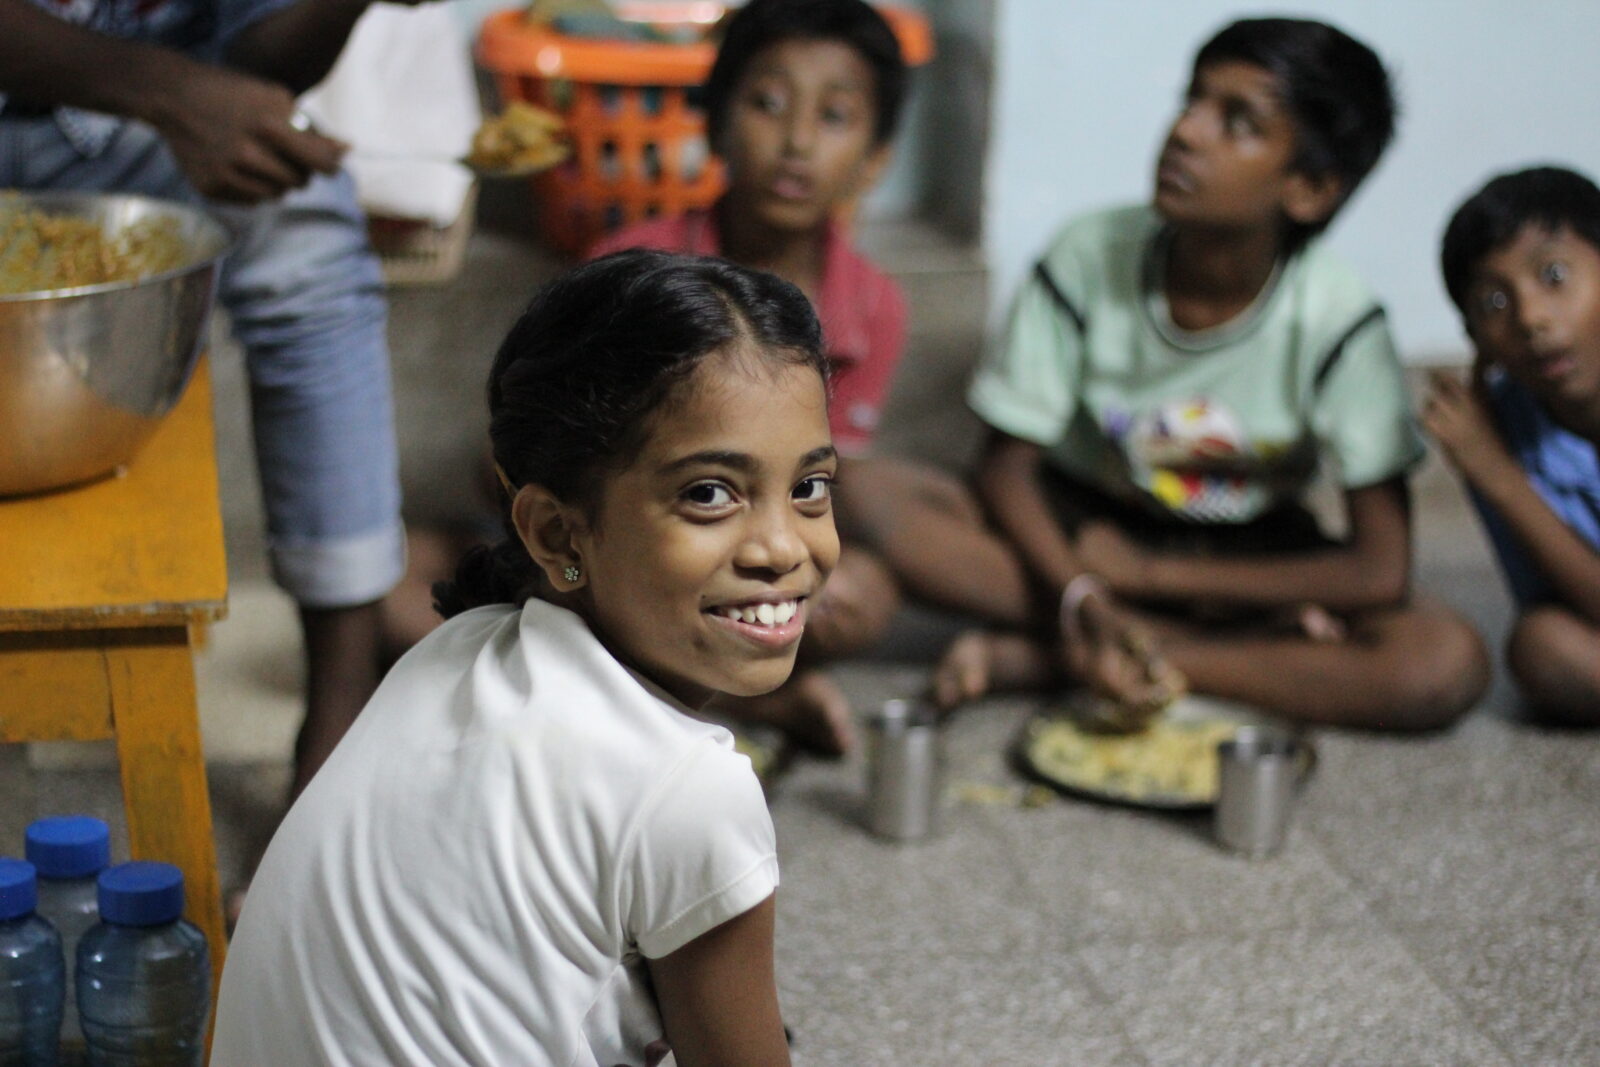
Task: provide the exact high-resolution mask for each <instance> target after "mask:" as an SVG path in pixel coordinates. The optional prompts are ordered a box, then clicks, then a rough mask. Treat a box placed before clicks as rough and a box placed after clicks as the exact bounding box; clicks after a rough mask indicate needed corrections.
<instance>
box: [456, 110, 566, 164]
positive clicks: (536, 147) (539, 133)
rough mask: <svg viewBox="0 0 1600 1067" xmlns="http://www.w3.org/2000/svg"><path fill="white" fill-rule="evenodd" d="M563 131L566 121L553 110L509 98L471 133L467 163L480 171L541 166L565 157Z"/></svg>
mask: <svg viewBox="0 0 1600 1067" xmlns="http://www.w3.org/2000/svg"><path fill="white" fill-rule="evenodd" d="M565 132H566V123H564V122H563V121H562V120H561V116H560V115H557V114H556V113H555V112H553V111H546V110H545V109H544V108H542V107H535V106H534V105H533V104H528V103H524V102H522V101H520V100H516V101H513V102H512V103H511V104H510V106H508V107H507V108H506V109H505V110H504V111H502V112H501V113H500V114H498V115H492V116H490V117H489V118H487V119H485V120H484V121H483V125H482V126H479V127H478V132H477V133H474V134H473V135H472V151H470V152H468V153H467V166H469V167H471V168H472V169H473V170H483V171H528V172H532V171H536V170H545V169H547V168H549V167H553V166H555V165H556V164H557V163H560V162H561V161H562V160H563V159H566V158H567V153H568V148H567V144H566V142H565V141H564V140H562V139H561V138H562V134H564V133H565Z"/></svg>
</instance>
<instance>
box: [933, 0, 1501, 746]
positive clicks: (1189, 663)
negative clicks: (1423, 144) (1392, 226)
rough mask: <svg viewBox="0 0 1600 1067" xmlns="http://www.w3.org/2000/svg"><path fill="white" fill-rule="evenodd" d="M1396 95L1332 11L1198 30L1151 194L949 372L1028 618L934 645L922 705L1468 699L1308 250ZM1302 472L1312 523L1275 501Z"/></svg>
mask: <svg viewBox="0 0 1600 1067" xmlns="http://www.w3.org/2000/svg"><path fill="white" fill-rule="evenodd" d="M1394 114H1395V105H1394V99H1393V96H1392V93H1391V90H1390V86H1389V79H1388V75H1387V73H1386V72H1385V71H1384V68H1383V65H1382V63H1381V62H1380V61H1379V59H1378V57H1377V56H1376V55H1374V54H1373V53H1372V51H1371V50H1370V49H1369V48H1367V47H1366V46H1365V45H1363V44H1361V43H1360V42H1358V41H1355V40H1353V39H1352V38H1350V37H1349V36H1347V35H1346V34H1344V33H1342V32H1340V31H1339V30H1337V29H1335V28H1334V27H1332V26H1328V25H1325V24H1323V23H1319V22H1312V21H1307V20H1299V19H1276V18H1274V19H1251V20H1245V21H1241V22H1236V23H1234V24H1232V25H1230V26H1228V27H1225V28H1224V29H1223V30H1222V31H1221V32H1219V33H1218V34H1217V35H1216V36H1215V37H1213V38H1212V39H1211V40H1210V41H1208V42H1207V43H1206V44H1205V45H1204V46H1203V47H1202V48H1201V49H1200V52H1199V54H1198V55H1197V56H1196V58H1195V63H1194V70H1193V74H1192V77H1191V80H1190V85H1189V92H1188V95H1187V99H1186V101H1185V102H1184V104H1183V106H1182V108H1181V110H1180V112H1179V114H1178V116H1177V117H1176V119H1175V120H1174V121H1173V124H1172V127H1171V130H1170V131H1169V133H1168V135H1167V138H1166V141H1165V143H1164V145H1163V147H1162V150H1161V154H1160V158H1159V161H1158V163H1157V166H1156V173H1155V183H1154V186H1155V187H1154V196H1153V198H1152V201H1151V203H1150V204H1149V205H1148V206H1146V205H1140V206H1137V207H1133V208H1123V209H1116V210H1112V211H1105V212H1099V213H1096V214H1093V215H1090V216H1086V217H1084V218H1081V219H1078V220H1074V221H1073V222H1071V223H1070V224H1069V225H1068V226H1067V227H1066V228H1065V229H1064V230H1063V231H1062V232H1061V233H1060V234H1059V235H1058V237H1057V239H1056V240H1055V242H1054V243H1053V244H1052V246H1051V247H1050V249H1049V250H1048V251H1047V252H1046V254H1045V255H1044V257H1043V258H1042V259H1041V260H1040V262H1039V264H1038V265H1037V267H1036V269H1035V270H1034V272H1033V275H1032V276H1031V278H1030V279H1029V280H1028V281H1027V282H1026V283H1025V285H1024V287H1023V289H1022V291H1021V293H1020V294H1019V296H1018V298H1017V302H1016V305H1015V307H1014V310H1013V314H1012V318H1011V324H1010V329H1009V332H1008V335H1007V337H1006V339H1005V341H1004V343H1003V344H1002V345H1001V347H1000V348H999V349H998V351H997V352H995V353H994V355H993V357H992V358H991V359H989V360H987V361H986V362H985V363H984V364H983V365H982V366H981V367H980V368H979V370H978V373H977V376H976V378H975V379H974V382H973V385H972V389H971V392H970V393H969V396H968V399H969V402H970V403H971V405H972V406H973V408H974V409H975V410H976V411H977V413H978V414H979V415H980V416H981V417H982V418H983V419H984V421H985V422H987V423H988V424H989V426H990V428H991V435H990V440H989V443H988V446H987V448H986V451H985V453H984V455H983V458H982V460H981V461H980V466H979V470H978V476H977V478H976V480H975V483H974V484H975V488H976V491H977V493H978V495H979V497H980V498H981V499H982V501H983V503H984V505H985V509H986V511H987V513H988V515H989V516H990V517H991V519H992V521H993V523H994V525H995V527H997V529H998V531H999V534H1000V536H1001V537H1002V538H1003V539H1004V540H1006V541H1007V542H1009V544H1010V545H1011V547H1012V549H1013V552H1014V555H1015V559H1016V560H1017V566H1018V567H1019V568H1020V569H1021V571H1022V572H1023V573H1024V574H1025V576H1026V578H1027V579H1028V581H1029V583H1030V586H1031V588H1032V590H1033V594H1034V597H1033V604H1034V616H1033V619H1032V621H1031V624H1030V625H1028V626H1026V627H1024V628H1021V629H1020V630H1016V629H1014V630H1012V631H1010V632H999V633H985V634H970V635H967V636H965V637H963V638H962V639H960V640H958V641H957V642H956V644H955V645H954V646H952V648H951V650H950V652H949V653H948V654H947V656H946V658H945V661H944V663H943V664H942V665H941V668H940V670H939V672H938V674H937V676H936V679H935V686H936V692H937V695H938V696H939V698H940V700H941V701H942V702H944V703H946V704H949V703H954V702H956V701H959V700H962V699H969V698H971V697H972V696H975V695H977V694H979V693H981V692H983V691H985V690H986V689H987V688H989V687H990V686H993V685H1000V684H1027V683H1033V684H1055V683H1058V682H1060V681H1065V680H1068V679H1076V680H1078V681H1082V682H1086V683H1088V684H1090V685H1091V686H1093V687H1094V688H1095V689H1096V690H1098V691H1099V692H1100V693H1101V694H1103V695H1105V696H1107V697H1109V698H1111V702H1112V703H1113V705H1114V706H1116V707H1118V708H1120V709H1121V717H1122V718H1123V719H1124V721H1125V722H1126V724H1128V725H1133V724H1136V723H1137V722H1138V721H1139V720H1140V719H1141V717H1142V716H1144V715H1148V714H1149V713H1150V712H1151V711H1153V710H1154V709H1155V708H1158V707H1160V706H1161V705H1162V704H1163V703H1164V702H1165V701H1166V700H1168V699H1170V696H1171V694H1172V692H1173V691H1174V690H1175V689H1177V688H1179V687H1180V686H1182V685H1183V684H1187V685H1188V686H1189V687H1190V688H1192V689H1194V690H1195V691H1198V692H1203V693H1209V694H1213V695H1216V696H1221V697H1226V698H1231V699H1234V700H1240V701H1244V702H1247V703H1249V704H1252V705H1255V706H1257V707H1260V708H1262V709H1264V710H1268V711H1271V712H1273V713H1275V714H1278V715H1281V716H1284V717H1286V718H1292V719H1299V720H1302V721H1309V722H1321V723H1329V724H1338V725H1346V726H1362V727H1369V728H1384V729H1417V728H1424V727H1437V726H1442V725H1445V724H1448V723H1450V722H1452V721H1454V719H1455V718H1456V717H1457V716H1459V715H1460V714H1462V713H1463V712H1464V711H1466V710H1467V708H1469V707H1470V706H1471V705H1472V703H1473V702H1474V701H1475V700H1476V699H1477V697H1478V695H1479V694H1480V693H1481V692H1482V691H1483V688H1484V685H1485V683H1486V680H1487V659H1486V656H1485V654H1484V652H1483V648H1482V644H1481V642H1480V641H1479V640H1478V638H1477V636H1476V634H1474V633H1473V632H1472V630H1471V628H1470V627H1469V626H1468V625H1467V624H1466V623H1465V622H1464V621H1463V620H1462V619H1460V618H1459V617H1458V616H1457V615H1455V614H1454V613H1453V612H1450V611H1448V610H1447V609H1445V608H1444V607H1443V606H1442V605H1438V604H1434V603H1429V602H1426V601H1420V600H1418V599H1416V598H1414V597H1413V596H1412V593H1411V590H1410V556H1411V523H1410V512H1409V504H1408V494H1407V488H1406V474H1407V472H1408V471H1409V470H1410V469H1411V468H1412V467H1413V466H1414V465H1415V464H1416V463H1417V461H1419V460H1420V459H1421V457H1422V454H1423V452H1422V446H1421V441H1420V438H1419V436H1418V434H1417V432H1416V427H1415V420H1414V418H1413V416H1412V415H1411V412H1410V405H1409V403H1408V401H1407V398H1406V392H1405V387H1404V380H1403V376H1402V374H1401V370H1400V367H1399V363H1398V359H1397V357H1396V354H1395V351H1394V346H1393V341H1392V339H1391V338H1390V336H1389V332H1388V329H1387V327H1386V325H1385V323H1384V318H1383V311H1382V308H1381V306H1380V305H1379V304H1378V303H1377V302H1376V300H1375V299H1374V298H1373V297H1372V295H1371V294H1370V292H1369V291H1368V290H1367V289H1366V286H1365V285H1364V284H1362V283H1361V281H1360V279H1359V278H1357V277H1356V276H1355V275H1354V273H1353V272H1352V271H1351V270H1350V269H1349V268H1348V267H1347V266H1345V265H1344V264H1343V263H1342V262H1340V261H1339V260H1338V259H1337V257H1335V256H1333V255H1332V254H1331V253H1330V252H1329V251H1328V249H1326V248H1325V247H1324V246H1322V245H1321V243H1320V242H1318V241H1316V240H1315V239H1314V238H1315V237H1316V235H1317V234H1319V233H1320V232H1321V231H1322V230H1323V228H1324V227H1326V226H1327V224H1328V222H1329V221H1330V220H1331V219H1332V218H1333V216H1334V214H1335V213H1336V212H1337V211H1338V209H1339V208H1340V206H1341V205H1343V204H1344V203H1345V201H1346V200H1347V199H1348V198H1349V196H1350V195H1351V194H1352V193H1353V192H1354V191H1355V189H1356V187H1357V186H1358V185H1359V184H1360V182H1361V181H1362V179H1363V178H1365V177H1366V175H1367V174H1368V172H1369V171H1370V170H1371V169H1372V167H1373V166H1374V165H1375V164H1376V163H1377V161H1378V158H1379V157H1380V155H1381V154H1382V152H1383V150H1384V148H1385V147H1386V145H1387V144H1388V142H1389V139H1390V136H1391V135H1392V131H1393V128H1394ZM1325 463H1326V464H1328V465H1329V466H1331V467H1332V468H1333V469H1334V470H1335V471H1336V472H1337V477H1338V479H1339V484H1340V487H1341V488H1342V490H1343V497H1344V504H1345V513H1346V516H1347V530H1346V532H1345V533H1344V534H1343V536H1341V537H1339V538H1338V539H1334V538H1330V537H1328V536H1326V535H1325V534H1324V533H1323V532H1322V531H1321V529H1320V528H1319V526H1318V524H1317V522H1316V521H1315V519H1314V518H1313V517H1312V516H1311V514H1310V512H1309V511H1307V510H1306V508H1305V507H1304V505H1303V498H1304V495H1305V493H1306V492H1307V490H1308V488H1309V486H1310V483H1311V480H1312V478H1313V476H1314V474H1315V473H1316V471H1317V469H1318V468H1319V466H1321V465H1323V464H1325ZM1010 577H1011V576H1010V574H1009V572H1001V571H997V573H996V581H995V586H996V588H999V587H1000V586H1001V585H1002V581H1001V580H1002V579H1006V580H1009V579H1010ZM1012 607H1013V609H1015V610H1014V611H1013V612H1012V615H1013V616H1014V615H1015V614H1016V612H1017V611H1020V610H1021V609H1023V608H1024V607H1025V605H1024V604H1022V603H1021V602H1019V603H1017V604H1015V605H1012ZM990 619H991V622H999V623H1004V622H1006V621H1008V620H1006V619H1005V618H1004V617H1003V616H1002V615H1001V614H999V613H995V614H993V615H991V616H990Z"/></svg>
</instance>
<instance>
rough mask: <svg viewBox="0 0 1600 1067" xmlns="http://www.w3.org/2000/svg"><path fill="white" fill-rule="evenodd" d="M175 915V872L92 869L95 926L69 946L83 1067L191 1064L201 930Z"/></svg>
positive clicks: (199, 1047) (200, 991)
mask: <svg viewBox="0 0 1600 1067" xmlns="http://www.w3.org/2000/svg"><path fill="white" fill-rule="evenodd" d="M182 914H183V872H182V871H180V870H178V868H176V867H174V866H172V865H171V864H170V863H119V864H117V865H116V866H115V867H107V868H106V869H105V870H103V871H101V872H100V922H98V923H97V924H95V925H94V926H92V927H90V928H89V932H88V933H86V934H84V935H83V940H81V941H79V942H78V972H77V982H78V1016H79V1019H80V1020H81V1021H82V1023H83V1037H84V1041H85V1042H86V1043H87V1045H88V1049H89V1063H90V1065H91V1067H156V1065H160V1067H169V1065H170V1067H179V1065H181V1067H191V1065H192V1067H199V1065H200V1060H201V1057H202V1055H204V1052H205V1030H206V1020H207V1017H208V1013H209V1012H210V1010H211V954H210V952H209V951H207V949H206V935H205V934H203V933H201V932H200V929H199V928H198V927H196V926H194V925H193V924H191V923H188V922H185V921H184V920H183V919H182V918H181V916H182Z"/></svg>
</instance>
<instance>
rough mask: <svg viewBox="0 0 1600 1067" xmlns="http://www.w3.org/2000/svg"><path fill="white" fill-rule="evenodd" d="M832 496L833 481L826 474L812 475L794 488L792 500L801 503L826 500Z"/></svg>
mask: <svg viewBox="0 0 1600 1067" xmlns="http://www.w3.org/2000/svg"><path fill="white" fill-rule="evenodd" d="M832 495H833V479H832V478H831V477H829V476H828V475H826V474H813V475H812V476H811V477H809V478H805V479H803V480H801V482H800V484H799V485H797V486H795V487H794V498H795V499H796V500H798V501H800V502H801V503H806V504H810V503H815V502H817V501H819V500H827V499H828V498H829V497H831V496H832Z"/></svg>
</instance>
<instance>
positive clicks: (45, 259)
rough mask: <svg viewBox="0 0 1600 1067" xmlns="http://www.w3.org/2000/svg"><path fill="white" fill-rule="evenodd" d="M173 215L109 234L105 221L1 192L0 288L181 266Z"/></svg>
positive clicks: (59, 284)
mask: <svg viewBox="0 0 1600 1067" xmlns="http://www.w3.org/2000/svg"><path fill="white" fill-rule="evenodd" d="M183 258H184V244H183V237H182V236H181V235H180V234H179V232H178V227H177V223H176V221H175V220H173V219H170V218H168V219H161V218H155V219H143V220H141V221H139V222H135V223H133V224H132V225H131V226H127V227H125V228H123V229H122V230H121V231H119V232H117V233H115V234H111V235H107V234H106V232H105V231H104V230H103V229H102V228H101V226H100V223H98V222H95V221H93V220H90V219H82V218H74V217H71V216H67V215H51V214H48V213H46V212H43V211H39V210H37V209H34V208H30V207H27V206H25V205H24V204H23V203H22V202H21V201H20V200H17V199H16V198H15V197H0V293H36V292H44V291H47V290H51V289H71V288H75V287H77V286H80V285H101V284H104V283H106V282H130V281H137V280H138V279H140V278H145V277H148V276H150V275H152V274H160V273H161V272H162V271H166V270H171V269H172V268H174V267H177V266H181V265H182V263H183Z"/></svg>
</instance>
